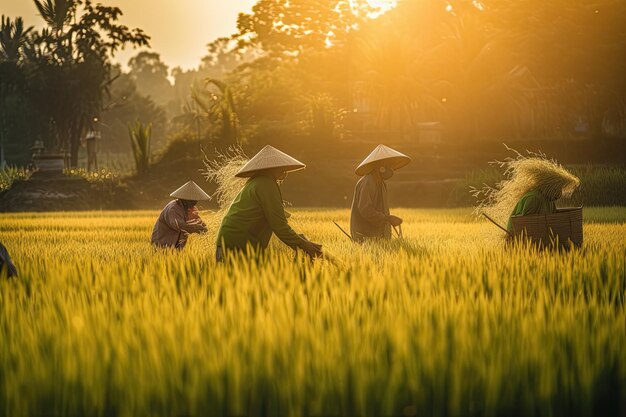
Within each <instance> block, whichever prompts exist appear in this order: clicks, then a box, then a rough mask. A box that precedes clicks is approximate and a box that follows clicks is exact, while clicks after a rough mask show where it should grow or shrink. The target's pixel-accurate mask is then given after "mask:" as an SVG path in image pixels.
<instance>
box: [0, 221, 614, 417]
mask: <svg viewBox="0 0 626 417" xmlns="http://www.w3.org/2000/svg"><path fill="white" fill-rule="evenodd" d="M618 211H620V210H610V209H609V210H594V211H593V212H587V211H586V212H585V215H586V217H587V219H589V220H591V221H594V220H593V219H594V217H593V216H598V219H605V218H606V216H607V214H608V213H611V215H615V213H616V212H618ZM605 212H606V213H607V214H605ZM398 215H400V216H401V217H403V218H404V219H405V223H404V224H403V229H404V236H405V238H404V240H393V241H390V242H387V243H384V242H380V243H369V244H366V245H357V244H354V243H352V242H350V241H349V240H347V239H346V238H345V237H344V236H343V235H342V234H341V233H340V232H339V231H338V230H337V229H336V228H335V226H334V225H333V224H332V223H331V220H336V221H338V222H339V223H340V224H343V225H345V224H347V222H348V211H347V210H336V211H325V210H311V211H300V210H294V211H293V216H292V218H291V219H290V221H291V222H293V223H294V226H295V227H297V229H298V231H301V232H302V233H304V234H306V235H307V236H309V237H310V238H311V239H312V240H314V241H322V242H323V243H324V249H326V250H327V251H329V252H330V253H332V254H333V255H335V257H336V258H337V259H338V260H340V262H337V264H336V265H335V264H333V263H330V262H327V261H325V260H322V261H316V262H315V263H313V264H309V263H306V262H303V261H302V260H301V259H298V260H297V261H294V260H293V258H292V253H291V251H290V250H289V249H287V248H285V246H284V245H282V244H281V243H280V242H273V243H272V244H271V248H270V250H269V253H268V254H267V256H266V257H262V258H261V260H259V261H256V260H249V259H246V258H243V257H240V258H237V259H236V260H233V262H232V263H229V264H224V265H218V264H216V263H215V260H214V246H213V239H214V238H215V230H211V232H210V234H209V235H204V236H192V237H191V238H190V241H189V244H188V246H187V247H186V248H185V250H184V251H181V252H179V251H155V250H154V248H152V247H151V245H150V244H149V242H148V238H149V236H150V231H151V228H152V225H153V222H154V220H155V219H156V217H157V216H158V212H155V211H147V212H132V213H129V212H88V213H47V214H38V215H37V216H33V215H32V214H31V213H24V214H17V215H3V216H2V217H0V234H1V235H2V239H3V243H4V244H5V245H6V246H7V248H8V249H9V251H10V252H11V256H12V258H13V261H14V262H15V264H16V265H17V267H18V270H19V274H20V276H19V277H18V278H17V279H12V280H5V279H3V280H0V300H2V302H0V386H2V387H4V388H3V389H2V390H1V391H0V403H2V404H3V409H2V413H3V414H6V415H11V416H13V417H21V416H32V415H42V414H49V413H50V410H54V412H55V413H56V414H60V415H67V416H78V415H146V414H150V415H168V416H174V415H202V414H206V413H207V412H208V413H209V414H212V415H250V416H258V415H332V416H341V415H346V416H355V415H383V416H391V415H428V416H461V415H508V416H540V415H549V414H553V415H569V416H579V415H580V416H583V415H598V416H600V415H603V416H605V415H606V416H608V415H619V414H620V410H621V408H620V407H622V406H623V404H622V403H623V398H624V397H625V396H626V391H625V389H626V388H625V385H624V383H623V382H624V381H625V380H626V369H625V368H624V367H623V366H622V364H623V363H624V362H625V361H626V351H625V350H624V346H625V344H626V333H625V332H624V331H623V328H624V322H625V321H626V310H625V306H626V303H625V301H626V299H625V288H626V283H625V281H624V277H625V276H626V264H625V258H624V256H623V255H624V251H625V250H626V246H625V245H626V239H625V235H626V229H625V226H624V221H625V220H626V219H625V218H624V211H623V210H621V213H617V215H618V217H616V223H615V224H602V223H586V224H585V225H584V232H585V244H584V247H583V248H582V249H581V250H574V251H570V252H565V253H554V252H549V251H546V252H537V251H535V250H533V249H532V248H529V247H524V246H521V247H514V248H511V249H508V250H506V249H504V248H503V247H502V245H501V240H500V239H499V238H497V237H495V236H494V235H496V234H497V233H499V232H498V231H497V230H496V229H495V228H494V227H493V226H492V225H491V224H489V223H487V222H486V221H477V220H475V219H473V218H472V216H471V215H470V213H469V210H455V211H451V210H443V211H442V210H399V211H398ZM202 216H203V217H205V218H207V217H209V216H211V214H210V213H203V214H202ZM590 216H591V217H590ZM129 254H132V256H129ZM208 410H210V411H208Z"/></svg>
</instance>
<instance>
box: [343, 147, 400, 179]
mask: <svg viewBox="0 0 626 417" xmlns="http://www.w3.org/2000/svg"><path fill="white" fill-rule="evenodd" d="M381 161H384V164H382V163H381ZM409 162H411V158H409V157H408V156H406V155H405V154H403V153H400V152H398V151H396V150H394V149H391V148H390V147H388V146H385V145H378V146H377V147H376V149H374V150H373V151H372V153H370V154H369V155H368V156H367V158H365V159H364V160H363V162H361V164H360V165H359V166H358V167H357V168H356V170H355V171H354V172H355V173H356V175H359V176H363V175H367V174H369V173H370V172H371V171H372V169H374V167H375V166H376V165H386V166H388V167H389V168H392V169H393V170H396V169H400V168H402V167H403V166H405V165H407V164H408V163H409Z"/></svg>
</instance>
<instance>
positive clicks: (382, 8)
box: [348, 0, 398, 19]
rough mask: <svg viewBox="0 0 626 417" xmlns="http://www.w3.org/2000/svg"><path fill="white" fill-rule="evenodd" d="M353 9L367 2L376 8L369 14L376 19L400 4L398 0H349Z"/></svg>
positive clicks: (368, 15)
mask: <svg viewBox="0 0 626 417" xmlns="http://www.w3.org/2000/svg"><path fill="white" fill-rule="evenodd" d="M348 3H350V8H351V9H352V10H358V9H359V6H360V5H361V4H364V3H367V4H368V5H369V6H370V7H371V8H373V9H374V10H373V11H372V12H371V13H368V14H367V17H368V18H370V19H376V18H377V17H380V16H382V15H383V14H385V13H387V12H388V11H390V10H391V9H393V8H395V7H396V6H397V5H398V1H397V0H365V1H363V0H348Z"/></svg>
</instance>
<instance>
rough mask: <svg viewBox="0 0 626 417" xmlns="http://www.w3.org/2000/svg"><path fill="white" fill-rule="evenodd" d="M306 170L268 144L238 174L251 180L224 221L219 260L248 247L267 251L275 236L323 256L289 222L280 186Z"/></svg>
mask: <svg viewBox="0 0 626 417" xmlns="http://www.w3.org/2000/svg"><path fill="white" fill-rule="evenodd" d="M304 167H305V165H304V164H303V163H302V162H300V161H298V160H297V159H294V158H292V157H291V156H289V155H287V154H285V153H283V152H281V151H279V150H278V149H275V148H273V147H271V146H269V145H268V146H266V147H265V148H263V149H261V151H259V153H257V154H256V155H255V156H254V157H253V158H252V159H250V160H249V161H248V163H246V164H245V165H244V166H243V167H242V168H241V169H240V170H239V171H238V172H237V174H235V176H237V177H240V178H250V179H249V180H248V181H247V182H246V184H245V185H244V187H243V189H242V190H241V191H240V192H239V194H238V195H237V197H235V199H234V200H233V202H232V204H231V206H230V208H229V209H228V212H227V213H226V215H225V216H224V219H223V220H222V225H221V226H220V229H219V232H218V234H217V252H216V257H217V260H218V261H221V260H222V259H223V256H224V251H228V250H241V251H243V250H245V249H246V247H247V246H248V245H250V246H251V247H253V248H255V249H266V248H267V246H268V245H269V242H270V238H271V237H272V234H275V235H276V236H277V237H278V238H279V239H280V240H281V241H282V242H283V243H285V244H286V245H287V246H289V247H291V248H293V249H302V250H303V251H304V252H305V253H306V254H307V255H309V256H310V257H311V258H314V257H317V256H321V254H322V246H321V245H318V244H315V243H313V242H311V241H309V240H308V239H306V238H305V237H304V236H303V235H299V234H297V233H296V232H295V231H294V230H293V229H292V228H291V226H289V223H287V218H286V216H285V209H284V207H283V199H282V195H281V193H280V188H279V186H278V183H279V182H281V181H283V180H284V179H285V177H286V176H287V173H288V172H291V171H298V170H301V169H304Z"/></svg>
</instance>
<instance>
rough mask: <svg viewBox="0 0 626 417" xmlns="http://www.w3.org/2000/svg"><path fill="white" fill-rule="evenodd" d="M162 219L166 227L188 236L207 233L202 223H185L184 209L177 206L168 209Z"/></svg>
mask: <svg viewBox="0 0 626 417" xmlns="http://www.w3.org/2000/svg"><path fill="white" fill-rule="evenodd" d="M164 217H165V222H166V223H167V225H168V226H169V227H171V228H172V229H174V230H178V231H181V232H185V233H189V234H191V233H202V232H206V231H207V228H206V226H205V225H204V223H203V222H202V221H192V222H187V221H186V220H185V212H184V208H182V207H181V206H180V205H179V204H174V205H172V206H171V207H168V208H167V212H166V213H165V216H164Z"/></svg>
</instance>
